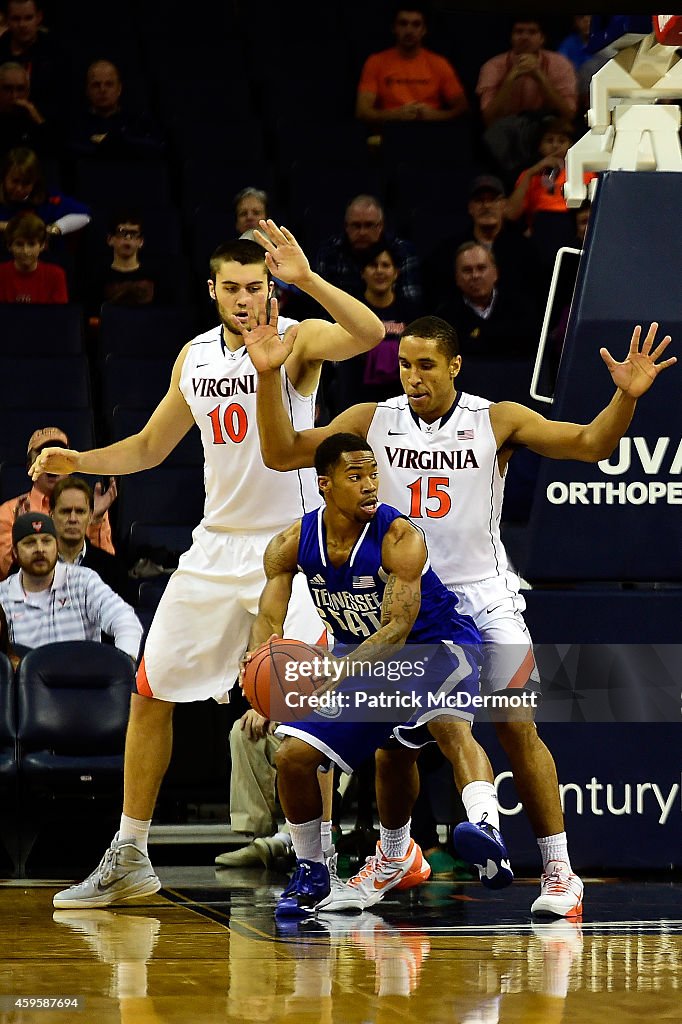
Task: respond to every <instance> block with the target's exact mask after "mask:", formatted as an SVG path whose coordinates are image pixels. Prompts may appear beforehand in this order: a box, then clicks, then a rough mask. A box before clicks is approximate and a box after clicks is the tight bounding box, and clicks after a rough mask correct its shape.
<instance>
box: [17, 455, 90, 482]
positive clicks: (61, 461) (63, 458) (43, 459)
mask: <svg viewBox="0 0 682 1024" xmlns="http://www.w3.org/2000/svg"><path fill="white" fill-rule="evenodd" d="M79 460H80V452H77V451H74V450H73V449H71V448H43V450H42V451H41V452H40V453H39V454H38V457H37V458H36V460H35V462H34V463H33V465H32V466H31V467H30V469H29V471H28V472H29V476H30V477H31V479H32V480H37V479H38V477H39V476H40V474H41V473H57V474H59V475H60V476H63V475H66V474H68V473H77V472H78V470H79V469H80V465H79Z"/></svg>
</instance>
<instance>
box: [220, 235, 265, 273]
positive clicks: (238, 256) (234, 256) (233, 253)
mask: <svg viewBox="0 0 682 1024" xmlns="http://www.w3.org/2000/svg"><path fill="white" fill-rule="evenodd" d="M221 263H240V264H241V265H242V266H243V267H248V266H249V265H250V264H251V263H262V264H263V266H265V249H264V248H263V247H262V246H261V245H259V244H258V242H251V241H250V240H249V239H248V238H235V239H234V241H232V242H221V244H220V245H219V246H218V248H217V249H214V250H213V253H212V255H211V260H210V268H211V280H212V281H213V282H214V283H215V279H216V276H217V274H218V271H219V270H220V264H221ZM268 280H270V274H269V273H268Z"/></svg>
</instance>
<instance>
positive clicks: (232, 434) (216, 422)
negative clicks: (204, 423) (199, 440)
mask: <svg viewBox="0 0 682 1024" xmlns="http://www.w3.org/2000/svg"><path fill="white" fill-rule="evenodd" d="M207 416H208V418H209V419H210V421H211V427H212V429H213V444H227V441H226V440H225V434H227V436H228V437H229V439H230V441H234V443H235V444H239V442H240V441H243V440H244V438H245V437H246V431H247V430H248V429H249V421H248V418H247V416H246V411H245V410H244V408H243V407H242V406H241V405H237V403H236V402H232V404H231V405H228V406H227V408H226V409H225V412H224V413H223V417H222V423H221V419H220V406H219V405H216V407H215V409H211V411H210V412H209V413H207ZM223 430H224V431H225V434H224V433H223Z"/></svg>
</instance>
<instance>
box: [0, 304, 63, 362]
mask: <svg viewBox="0 0 682 1024" xmlns="http://www.w3.org/2000/svg"><path fill="white" fill-rule="evenodd" d="M82 351H83V310H82V308H81V307H80V306H78V305H58V306H32V305H22V304H21V303H17V304H12V303H3V304H0V353H1V354H2V355H11V354H12V353H15V352H16V353H17V355H19V354H21V355H26V353H27V352H30V353H31V355H34V356H54V355H55V353H58V354H59V355H64V356H67V355H80V353H82Z"/></svg>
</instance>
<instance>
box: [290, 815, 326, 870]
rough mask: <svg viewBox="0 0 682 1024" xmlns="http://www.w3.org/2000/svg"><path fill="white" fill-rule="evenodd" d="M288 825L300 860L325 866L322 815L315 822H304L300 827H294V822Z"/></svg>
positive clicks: (295, 851)
mask: <svg viewBox="0 0 682 1024" xmlns="http://www.w3.org/2000/svg"><path fill="white" fill-rule="evenodd" d="M287 825H288V827H289V831H290V832H291V841H292V843H293V844H294V853H295V854H296V857H297V858H298V860H313V861H315V862H316V863H317V864H324V855H323V853H322V840H321V839H320V826H321V825H322V815H320V817H319V818H314V819H313V821H304V822H302V823H301V824H300V825H294V823H293V822H291V821H287Z"/></svg>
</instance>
